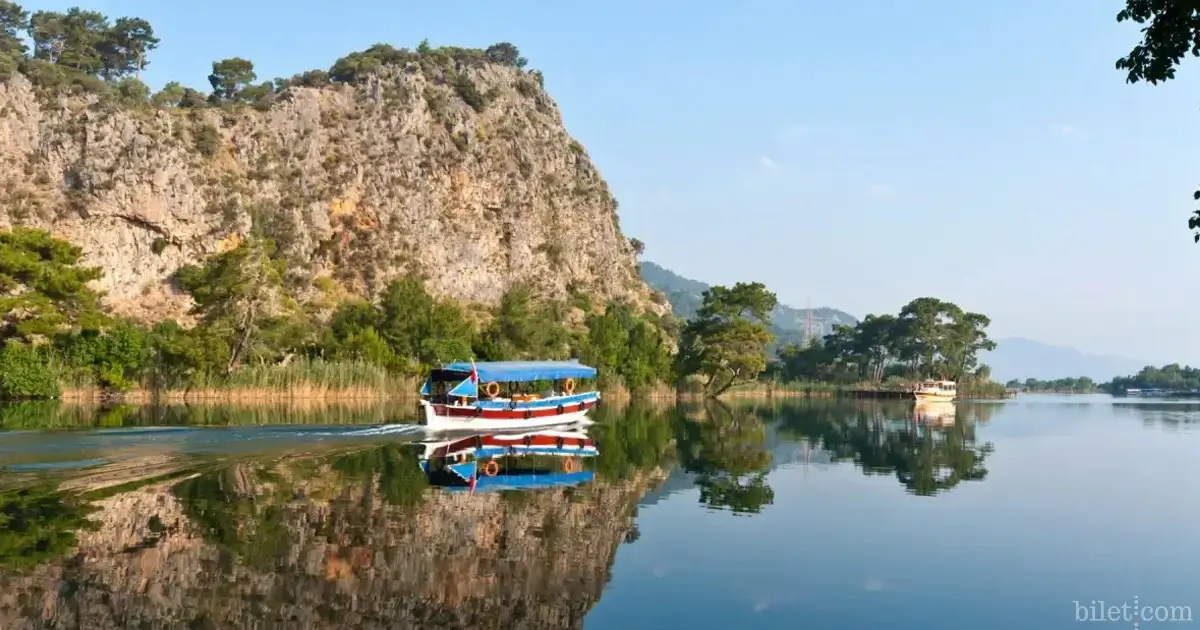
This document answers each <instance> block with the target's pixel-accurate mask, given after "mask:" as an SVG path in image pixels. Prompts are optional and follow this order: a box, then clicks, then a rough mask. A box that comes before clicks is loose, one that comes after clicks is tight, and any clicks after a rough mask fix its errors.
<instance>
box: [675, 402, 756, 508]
mask: <svg viewBox="0 0 1200 630" xmlns="http://www.w3.org/2000/svg"><path fill="white" fill-rule="evenodd" d="M674 428H675V442H676V445H677V450H678V454H679V463H680V466H681V467H682V468H683V469H684V470H686V471H688V472H690V473H693V474H695V475H696V485H697V486H699V488H700V502H701V503H703V504H704V505H706V506H708V507H709V508H711V509H728V510H730V511H732V512H734V513H739V514H757V513H759V512H761V511H762V510H763V508H764V507H766V506H767V505H770V504H771V503H773V502H774V500H775V492H774V490H772V489H771V486H769V485H768V484H767V472H768V471H769V470H770V467H771V453H770V451H768V450H767V448H766V429H765V427H764V426H763V423H762V422H761V421H760V420H759V419H758V418H757V417H755V416H754V415H753V414H752V413H749V412H748V411H747V410H745V409H737V410H734V409H730V408H729V407H726V406H724V405H722V404H720V403H716V404H713V405H710V406H706V407H705V418H704V420H703V421H695V420H690V419H686V418H679V419H678V420H677V421H676V422H675V427H674Z"/></svg>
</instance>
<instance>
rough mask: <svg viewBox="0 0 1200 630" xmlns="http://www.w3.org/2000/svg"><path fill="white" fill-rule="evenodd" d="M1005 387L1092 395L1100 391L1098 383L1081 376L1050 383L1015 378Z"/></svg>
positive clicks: (1057, 379)
mask: <svg viewBox="0 0 1200 630" xmlns="http://www.w3.org/2000/svg"><path fill="white" fill-rule="evenodd" d="M1004 386H1005V387H1006V388H1008V389H1020V390H1024V391H1027V392H1054V393H1072V394H1090V393H1092V392H1097V391H1100V388H1099V387H1098V386H1097V385H1096V382H1095V381H1093V380H1092V379H1091V378H1090V377H1087V376H1080V377H1079V378H1070V377H1068V378H1056V379H1053V380H1048V381H1044V380H1041V379H1037V378H1027V379H1025V380H1023V381H1022V380H1020V379H1015V378H1014V379H1013V380H1011V381H1009V382H1007V383H1005V384H1004Z"/></svg>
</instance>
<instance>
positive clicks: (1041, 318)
mask: <svg viewBox="0 0 1200 630" xmlns="http://www.w3.org/2000/svg"><path fill="white" fill-rule="evenodd" d="M80 3H81V4H84V5H85V6H87V7H89V8H95V9H98V10H102V11H104V12H106V13H108V14H109V15H110V16H112V17H114V18H115V17H118V16H120V15H127V14H128V15H138V16H141V17H145V18H147V19H149V20H150V21H151V23H152V24H153V25H154V27H155V30H156V31H157V32H158V34H159V36H160V37H162V39H163V42H162V45H161V47H160V48H159V50H158V51H157V52H156V53H155V54H154V55H153V57H152V63H151V66H150V68H149V71H148V72H147V73H146V76H145V78H146V80H147V82H148V83H150V84H151V85H152V87H158V86H160V85H161V84H162V83H164V82H166V81H168V80H172V79H178V80H181V81H183V82H184V83H186V84H190V85H193V86H195V87H198V88H205V89H207V82H206V79H205V77H206V76H207V75H208V73H209V70H210V65H211V62H212V61H213V60H214V59H219V58H223V57H230V56H242V57H246V58H249V59H251V60H253V61H254V62H255V64H256V66H257V69H258V71H259V76H260V78H272V77H275V76H290V75H292V74H294V73H296V72H299V71H303V70H307V69H311V68H327V67H328V66H329V65H330V64H331V63H332V62H333V61H334V60H335V59H337V58H338V57H340V56H342V55H344V54H346V53H348V52H350V51H353V50H360V49H363V48H366V47H367V46H369V45H370V44H372V43H375V42H388V43H392V44H394V45H397V46H410V47H412V46H415V45H416V44H417V43H418V42H419V41H420V40H421V39H423V38H428V39H429V40H430V42H431V43H433V44H434V45H443V44H453V45H463V46H486V45H488V44H491V43H494V42H497V41H511V42H513V43H515V44H516V45H517V46H519V47H520V49H521V51H522V53H524V54H525V56H527V57H528V58H529V60H530V64H531V66H532V67H536V68H540V69H542V70H543V71H544V72H545V75H546V87H547V89H548V90H549V91H550V92H551V94H552V95H553V97H554V98H555V99H556V100H557V101H558V103H559V105H560V106H561V107H562V110H563V113H564V116H565V118H566V123H567V127H568V129H569V131H570V132H571V133H572V134H573V135H574V136H575V137H576V138H578V139H579V140H580V141H581V142H582V143H583V144H584V145H585V146H586V147H587V148H588V151H589V153H590V154H591V156H592V158H593V159H594V160H595V161H596V163H597V164H598V166H599V168H600V170H601V171H602V172H603V174H604V176H605V177H606V178H607V179H608V181H609V183H610V185H611V186H612V189H613V191H614V194H615V195H616V196H617V198H618V199H619V200H620V202H621V222H622V227H623V228H624V230H625V231H626V233H627V234H629V235H631V236H635V237H637V238H640V239H642V240H643V241H645V242H646V244H647V249H646V258H647V259H649V260H653V261H655V262H658V263H660V264H662V265H664V266H666V267H669V268H671V269H673V270H675V271H677V272H679V273H681V274H683V275H685V276H689V277H693V278H696V279H700V280H704V281H707V282H712V283H731V282H735V281H738V280H760V281H763V282H765V283H766V284H767V285H768V286H769V287H770V288H772V289H773V290H775V291H776V292H777V293H778V295H779V297H780V299H781V300H782V301H784V302H786V303H790V304H793V305H796V306H801V307H802V306H804V305H805V304H806V302H807V301H808V300H811V302H812V304H813V305H814V306H819V305H829V306H834V307H837V308H840V309H843V310H846V311H848V312H850V313H852V314H854V315H858V316H862V315H863V314H865V313H868V312H885V311H895V310H896V309H898V308H899V307H900V306H901V305H902V304H903V303H904V302H906V301H907V300H909V299H911V298H913V297H916V296H920V295H933V296H936V297H940V298H943V299H948V300H951V301H954V302H956V303H958V304H960V305H961V306H963V307H965V308H968V309H973V310H977V311H981V312H984V313H987V314H988V315H990V316H991V317H992V321H993V326H992V329H991V330H992V335H993V337H1004V336H1012V335H1019V336H1025V337H1031V338H1035V339H1039V340H1042V341H1047V342H1053V343H1058V344H1063V345H1072V346H1075V347H1078V348H1080V349H1083V350H1087V351H1092V352H1101V353H1119V354H1125V355H1128V356H1131V357H1133V358H1137V359H1144V360H1147V361H1154V362H1166V361H1172V360H1177V361H1181V362H1186V361H1191V362H1193V363H1200V332H1197V331H1196V330H1195V329H1192V328H1191V327H1190V324H1191V322H1192V317H1194V316H1195V314H1196V312H1197V307H1198V306H1200V302H1198V300H1197V298H1195V297H1192V298H1189V297H1187V296H1188V295H1190V294H1191V290H1192V289H1193V287H1194V285H1195V284H1194V281H1193V279H1194V278H1195V277H1196V276H1197V273H1198V272H1200V245H1193V244H1192V241H1191V236H1190V235H1189V233H1188V232H1187V229H1186V219H1187V216H1188V213H1189V211H1190V208H1191V191H1192V190H1193V188H1194V186H1195V185H1197V184H1200V110H1198V106H1200V90H1197V89H1196V87H1197V85H1200V83H1198V82H1197V81H1196V80H1195V77H1196V76H1198V75H1200V61H1196V62H1195V64H1194V66H1195V67H1188V66H1185V69H1184V71H1183V73H1182V75H1183V76H1182V79H1181V80H1179V81H1177V82H1175V83H1174V84H1168V85H1163V86H1158V87H1150V86H1147V85H1135V86H1131V85H1126V84H1125V83H1124V77H1123V75H1122V74H1121V73H1120V72H1118V71H1116V70H1115V69H1114V68H1113V62H1114V61H1115V60H1116V59H1117V58H1118V57H1119V56H1121V55H1122V54H1123V53H1125V52H1126V51H1127V50H1128V49H1129V48H1130V47H1131V46H1132V45H1133V44H1134V43H1135V41H1136V39H1137V33H1136V29H1135V28H1134V27H1131V26H1129V25H1118V24H1116V22H1115V20H1114V16H1115V14H1116V12H1117V11H1118V10H1119V9H1120V7H1121V6H1122V5H1123V2H1120V1H1117V0H1109V1H1104V2H1101V1H1098V0H1048V1H1047V0H1042V1H1038V2H1035V1H1033V0H1009V1H1007V2H961V1H950V0H908V1H901V0H864V1H860V2H844V3H840V2H828V1H826V2H807V1H801V0H790V1H787V0H779V1H775V2H765V1H763V2H755V1H751V0H743V1H740V2H733V1H726V2H714V1H697V0H693V1H690V2H683V1H667V0H657V1H645V0H643V1H641V2H632V1H616V0H608V1H605V2H591V3H577V2H571V3H566V2H563V3H557V2H550V1H548V0H545V1H543V2H530V1H520V0H510V1H508V2H463V1H444V2H395V1H390V2H384V1H381V0H354V1H345V2H304V1H298V0H293V1H290V2H283V1H267V0H243V1H242V2H230V1H228V0H211V1H208V2H194V3H193V2H187V3H185V2H164V1H162V0H154V1H153V2H151V1H149V0H142V1H134V0H131V1H126V2H119V1H115V0H108V1H100V2H91V3H83V2H82V0H81V2H80ZM24 4H25V5H26V6H27V7H28V8H31V9H36V8H53V9H63V8H65V7H67V6H70V4H74V3H61V2H56V3H43V2H26V3H24ZM568 7H569V8H568Z"/></svg>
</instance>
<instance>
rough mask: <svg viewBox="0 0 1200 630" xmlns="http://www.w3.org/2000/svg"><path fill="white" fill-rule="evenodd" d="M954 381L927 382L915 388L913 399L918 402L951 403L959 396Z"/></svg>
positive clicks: (918, 384)
mask: <svg viewBox="0 0 1200 630" xmlns="http://www.w3.org/2000/svg"><path fill="white" fill-rule="evenodd" d="M957 387H958V386H957V385H956V384H955V382H954V381H938V380H932V379H931V380H926V381H922V382H920V383H917V384H916V385H914V386H913V389H912V394H913V398H916V399H917V402H951V401H953V400H954V399H955V397H957V396H958V389H957Z"/></svg>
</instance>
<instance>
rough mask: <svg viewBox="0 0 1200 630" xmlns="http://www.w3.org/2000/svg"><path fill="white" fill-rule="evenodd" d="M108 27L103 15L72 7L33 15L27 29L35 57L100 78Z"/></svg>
mask: <svg viewBox="0 0 1200 630" xmlns="http://www.w3.org/2000/svg"><path fill="white" fill-rule="evenodd" d="M147 26H148V25H147ZM109 28H110V27H109V23H108V18H107V17H105V15H104V14H103V13H99V12H97V11H85V10H83V9H81V8H79V7H72V8H70V9H67V12H66V13H58V12H56V11H38V12H36V13H34V14H33V16H32V17H30V18H29V28H28V30H29V37H30V39H32V40H33V50H34V57H35V58H37V59H41V60H44V61H49V62H50V63H53V64H56V65H58V66H61V67H63V68H69V69H71V70H75V71H78V72H82V73H84V74H89V75H97V74H100V73H101V72H102V71H103V70H104V68H105V61H104V56H103V53H102V52H101V51H102V49H103V47H104V45H105V42H106V41H107V40H108V36H109Z"/></svg>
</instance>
